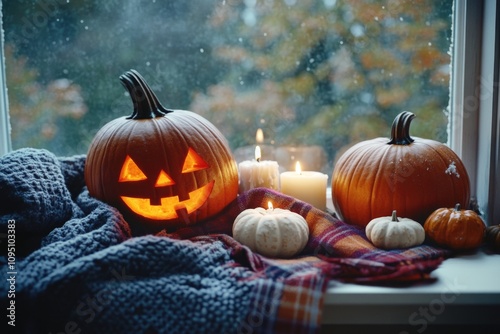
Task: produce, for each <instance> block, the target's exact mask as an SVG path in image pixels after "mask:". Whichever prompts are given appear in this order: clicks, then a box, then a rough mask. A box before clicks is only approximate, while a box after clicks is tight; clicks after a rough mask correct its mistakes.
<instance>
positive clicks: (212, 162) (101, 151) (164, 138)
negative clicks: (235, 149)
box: [85, 70, 238, 228]
mask: <svg viewBox="0 0 500 334" xmlns="http://www.w3.org/2000/svg"><path fill="white" fill-rule="evenodd" d="M120 81H121V82H122V84H123V85H124V86H125V87H126V88H127V90H128V91H129V93H130V96H131V98H132V102H133V104H134V111H133V113H132V115H131V116H129V117H121V118H118V119H115V120H113V121H111V122H109V123H108V124H106V125H104V126H103V127H102V128H101V129H100V130H99V131H98V133H97V134H96V135H95V137H94V139H93V141H92V143H91V145H90V148H89V151H88V154H87V161H86V165H85V181H86V184H87V187H88V189H89V192H90V194H91V195H92V196H94V197H96V198H98V199H100V200H102V201H104V202H107V203H109V204H111V205H113V206H115V207H117V208H118V209H119V210H120V211H121V212H122V213H123V214H124V216H125V217H126V218H128V219H129V220H131V221H133V222H138V223H141V224H146V225H150V226H154V227H161V228H170V227H178V226H181V225H185V224H193V223H196V222H200V221H202V220H204V219H206V218H208V217H211V216H213V215H215V214H217V213H218V212H220V211H221V210H222V209H223V208H224V207H226V205H227V204H229V202H231V201H232V200H234V199H235V198H236V196H237V194H238V170H237V167H236V162H235V160H234V159H233V156H232V154H231V151H230V149H229V146H228V144H227V141H226V138H225V137H224V136H223V135H222V133H221V132H220V131H219V130H218V129H217V128H215V126H214V125H212V124H211V123H210V122H209V121H208V120H206V119H204V118H203V117H201V116H199V115H196V114H195V113H192V112H190V111H185V110H170V109H166V108H164V107H163V106H162V105H161V104H160V102H159V101H158V99H157V98H156V96H155V94H154V93H153V92H152V90H151V88H150V87H149V86H148V84H147V83H146V81H145V80H144V79H143V78H142V76H141V75H140V74H139V73H137V72H136V71H134V70H131V71H128V72H126V73H125V74H124V75H122V76H120Z"/></svg>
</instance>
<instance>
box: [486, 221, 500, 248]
mask: <svg viewBox="0 0 500 334" xmlns="http://www.w3.org/2000/svg"><path fill="white" fill-rule="evenodd" d="M485 242H486V244H487V245H488V246H490V247H491V248H493V249H495V250H499V251H500V225H490V226H488V227H486V235H485Z"/></svg>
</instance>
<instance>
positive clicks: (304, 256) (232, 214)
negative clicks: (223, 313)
mask: <svg viewBox="0 0 500 334" xmlns="http://www.w3.org/2000/svg"><path fill="white" fill-rule="evenodd" d="M268 201H271V202H272V203H273V206H274V207H275V208H282V209H288V210H291V211H293V212H296V213H298V214H300V215H302V216H303V217H304V218H305V219H306V221H307V223H308V225H309V230H310V239H309V242H308V244H307V246H306V247H305V249H304V250H303V252H302V253H301V254H300V255H299V256H297V257H296V258H294V259H290V260H279V259H268V258H265V257H262V256H260V255H258V254H255V253H252V252H251V251H250V250H249V249H248V248H247V247H245V246H243V245H241V244H239V243H238V242H236V241H235V240H234V239H232V238H229V237H227V236H231V231H232V225H233V222H234V219H235V218H236V216H237V215H238V214H239V213H240V212H241V211H243V210H245V209H248V208H256V207H267V203H268ZM160 235H164V236H169V237H171V238H175V239H192V240H196V239H197V237H198V236H209V237H215V236H218V238H219V239H220V238H222V239H224V240H225V242H226V245H227V246H228V247H230V248H231V249H232V254H233V257H234V259H235V261H236V262H235V265H246V266H249V267H250V268H252V270H253V271H254V272H255V275H254V277H253V278H254V279H255V287H254V291H253V293H252V305H254V307H253V308H252V311H251V312H250V313H249V314H248V316H247V318H246V320H245V321H244V322H243V323H242V324H241V326H240V332H241V333H315V332H316V331H317V330H318V329H319V326H320V321H321V309H322V306H323V295H324V293H325V291H326V288H327V285H328V280H329V279H338V280H342V281H347V282H357V283H374V282H377V283H381V284H386V283H390V282H401V281H405V282H406V281H417V280H429V279H430V276H429V273H430V272H431V271H433V270H434V269H436V268H437V267H438V266H439V264H440V263H441V262H442V261H443V260H444V259H445V258H446V257H447V256H449V255H450V253H449V252H448V251H446V250H443V249H438V248H434V247H432V246H429V245H421V246H417V247H413V248H409V249H401V250H390V251H387V250H381V249H378V248H376V247H375V246H373V244H372V243H371V242H370V241H368V239H367V238H366V235H365V233H364V230H363V229H360V228H357V227H354V226H351V225H348V224H346V223H344V222H342V221H340V220H339V219H337V218H335V217H334V216H332V215H330V214H328V213H325V212H323V211H321V210H318V209H316V208H314V207H312V206H311V205H309V204H307V203H305V202H302V201H299V200H296V199H294V198H292V197H289V196H286V195H283V194H281V193H279V192H276V191H274V190H270V189H264V188H257V189H253V190H250V191H248V192H246V193H244V194H242V195H240V196H239V197H238V198H237V199H236V200H235V201H234V202H232V203H231V204H230V205H229V206H228V207H227V208H226V209H225V210H224V212H222V213H221V214H220V215H219V216H217V217H215V218H213V219H210V220H208V221H206V222H204V223H201V224H198V225H194V226H188V227H185V228H182V229H179V230H177V231H175V232H171V233H167V232H166V231H163V232H161V233H160ZM221 235H224V236H223V237H222V236H221ZM257 278H259V279H257ZM250 279H251V278H250Z"/></svg>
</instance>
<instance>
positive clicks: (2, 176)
mask: <svg viewBox="0 0 500 334" xmlns="http://www.w3.org/2000/svg"><path fill="white" fill-rule="evenodd" d="M84 165H85V156H75V157H68V158H58V157H56V156H54V155H53V154H52V153H50V152H48V151H45V150H35V149H22V150H18V151H14V152H12V153H9V154H7V155H4V156H3V157H1V158H0V233H2V234H1V235H2V238H3V239H2V240H1V241H2V242H1V243H0V245H1V248H2V249H1V254H2V257H1V258H0V264H1V273H2V276H1V279H2V282H6V280H7V279H8V278H11V277H12V276H14V277H15V298H11V297H8V296H9V289H10V287H11V286H10V285H9V284H5V283H2V284H0V300H1V301H2V307H7V305H9V303H11V302H12V300H14V301H15V305H16V318H15V325H16V326H15V330H16V331H15V332H20V333H49V332H52V333H59V332H68V331H72V332H78V330H79V329H80V330H81V333H316V332H317V331H318V330H319V328H320V323H321V310H322V307H323V295H324V292H325V290H326V288H327V285H328V281H329V280H330V279H332V278H335V279H340V280H344V281H351V282H370V283H372V282H389V281H391V282H392V281H399V280H424V279H429V273H430V272H431V271H432V270H434V269H435V268H436V267H437V266H438V265H439V264H440V263H441V261H442V260H443V259H444V257H446V256H447V255H449V254H448V253H447V252H445V251H443V250H440V249H436V248H433V247H431V246H428V245H422V246H419V247H414V248H411V249H406V250H396V251H383V250H380V249H377V248H375V247H374V246H373V245H372V244H371V243H370V242H369V241H368V240H367V239H366V236H365V235H364V232H363V231H362V230H360V229H357V228H355V227H352V226H349V225H347V224H344V223H343V222H341V221H340V220H338V219H336V218H335V217H333V216H331V215H329V214H327V213H325V212H322V211H320V210H318V209H315V208H313V207H312V206H310V205H309V204H307V203H304V202H301V201H298V200H295V199H293V198H291V197H288V196H285V195H283V194H280V193H278V192H276V191H272V190H268V189H254V190H251V191H249V192H247V193H245V194H242V195H240V196H238V198H237V199H236V200H235V201H233V202H232V203H230V204H229V205H228V206H227V207H226V209H225V210H224V211H223V212H222V213H221V214H220V215H218V216H217V217H213V218H211V219H209V220H207V221H205V222H202V223H200V224H197V225H194V226H188V227H185V228H181V229H178V230H177V231H175V232H166V231H161V232H160V233H157V234H156V235H145V236H133V235H132V232H131V229H130V226H129V224H128V223H127V222H126V221H125V220H124V219H123V217H122V215H121V214H120V213H119V212H118V211H117V210H116V209H115V208H113V207H111V206H109V205H107V204H105V203H103V202H101V201H99V200H97V199H95V198H92V197H91V196H89V194H88V191H87V189H86V187H85V184H84V181H83V180H84V177H83V169H84ZM268 200H271V201H273V204H274V206H275V207H280V208H284V209H289V210H291V211H294V212H297V213H299V214H301V215H302V216H303V217H304V218H305V219H306V221H307V222H308V224H309V228H310V231H311V236H310V240H309V242H308V244H307V246H306V248H305V249H304V251H303V252H302V253H301V254H300V255H299V256H298V257H297V258H295V259H292V260H277V259H268V258H265V257H262V256H260V255H258V254H256V253H253V252H251V251H250V250H249V249H248V248H247V247H245V246H243V245H241V244H239V243H238V242H236V241H235V240H234V239H233V238H232V237H231V228H232V223H233V221H234V219H235V217H236V216H237V214H238V213H240V212H241V211H242V210H244V209H247V208H255V207H258V206H265V205H267V201H268ZM13 225H15V227H14V230H15V236H16V237H15V244H9V246H14V247H15V261H14V262H12V261H11V260H12V257H9V256H10V255H12V254H10V255H9V254H8V253H7V242H6V240H7V238H6V237H5V236H7V234H8V233H11V232H9V229H10V230H12V226H13ZM9 226H11V227H9ZM4 310H5V308H4ZM10 329H13V327H10Z"/></svg>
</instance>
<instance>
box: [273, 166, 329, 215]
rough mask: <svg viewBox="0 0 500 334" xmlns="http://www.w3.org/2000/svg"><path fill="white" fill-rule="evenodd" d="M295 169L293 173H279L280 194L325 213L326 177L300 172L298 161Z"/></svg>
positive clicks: (321, 174)
mask: <svg viewBox="0 0 500 334" xmlns="http://www.w3.org/2000/svg"><path fill="white" fill-rule="evenodd" d="M295 168H296V169H295V172H283V173H281V177H280V183H281V192H282V193H283V194H286V195H289V196H292V197H295V198H297V199H300V200H301V201H304V202H307V203H309V204H311V205H312V206H314V207H316V208H318V209H320V210H323V211H326V181H327V179H328V175H326V174H323V173H320V172H310V171H301V168H300V163H299V162H298V161H297V164H296V167H295Z"/></svg>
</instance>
